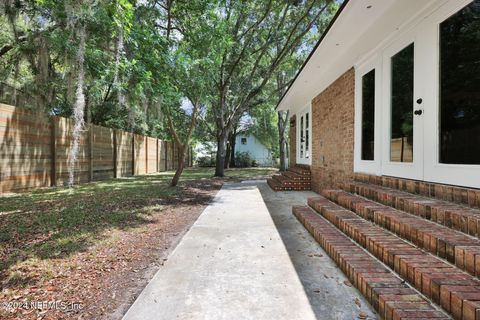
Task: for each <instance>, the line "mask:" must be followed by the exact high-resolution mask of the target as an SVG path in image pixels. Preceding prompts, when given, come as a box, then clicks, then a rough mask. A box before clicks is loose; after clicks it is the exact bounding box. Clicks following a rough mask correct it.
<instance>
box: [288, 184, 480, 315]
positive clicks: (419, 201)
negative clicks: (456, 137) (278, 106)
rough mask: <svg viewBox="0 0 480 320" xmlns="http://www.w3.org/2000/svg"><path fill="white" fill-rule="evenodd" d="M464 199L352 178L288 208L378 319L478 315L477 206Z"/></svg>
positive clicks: (479, 224)
mask: <svg viewBox="0 0 480 320" xmlns="http://www.w3.org/2000/svg"><path fill="white" fill-rule="evenodd" d="M397 185H398V184H397ZM400 185H401V184H400ZM417 190H418V189H417ZM464 191H465V194H468V193H469V192H470V191H471V192H475V193H478V192H477V191H476V190H464ZM437 195H438V194H437ZM468 198H469V197H464V200H465V201H461V199H460V198H457V200H459V199H460V200H459V201H457V203H454V202H453V201H445V200H443V199H438V198H433V197H427V196H425V195H420V194H418V192H417V193H414V192H406V191H404V190H399V189H396V188H390V187H386V186H384V185H381V184H371V183H367V182H359V181H355V182H351V183H347V184H345V186H344V187H343V190H323V191H322V193H321V195H319V196H317V197H314V198H310V199H308V206H300V207H293V213H294V215H295V216H296V217H297V218H298V219H299V221H300V222H301V223H302V224H303V225H304V226H305V227H306V228H307V229H308V231H309V232H310V233H311V234H312V235H313V236H314V238H315V239H316V240H317V241H318V242H319V244H320V245H321V246H322V247H323V248H324V249H325V250H326V252H327V253H328V254H329V255H330V257H332V259H333V260H334V261H335V262H336V263H337V264H338V266H339V267H340V268H341V269H342V270H343V271H344V272H345V274H346V275H347V276H348V277H349V279H350V281H351V282H352V284H353V285H354V286H355V287H357V289H359V291H360V292H361V293H362V294H363V295H364V296H365V297H366V299H367V300H368V301H370V303H371V304H372V306H373V307H374V308H375V309H376V310H377V312H378V313H379V315H380V317H381V318H382V319H403V320H406V319H417V320H418V319H451V318H453V319H458V320H474V319H478V320H480V279H479V278H480V239H479V238H480V209H478V208H472V207H470V206H468V204H471V201H469V200H468ZM477 204H478V203H477V202H476V201H475V206H476V205H477Z"/></svg>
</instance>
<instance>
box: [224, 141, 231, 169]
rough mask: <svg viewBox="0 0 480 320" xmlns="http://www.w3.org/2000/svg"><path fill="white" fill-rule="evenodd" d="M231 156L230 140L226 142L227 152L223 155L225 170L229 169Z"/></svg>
mask: <svg viewBox="0 0 480 320" xmlns="http://www.w3.org/2000/svg"><path fill="white" fill-rule="evenodd" d="M231 155H232V145H231V144H230V139H228V142H227V152H226V153H225V169H230V157H231Z"/></svg>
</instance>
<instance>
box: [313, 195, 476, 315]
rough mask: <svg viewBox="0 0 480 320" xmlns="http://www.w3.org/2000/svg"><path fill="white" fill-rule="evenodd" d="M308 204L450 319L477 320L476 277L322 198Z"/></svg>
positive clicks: (314, 199) (316, 198)
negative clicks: (443, 311)
mask: <svg viewBox="0 0 480 320" xmlns="http://www.w3.org/2000/svg"><path fill="white" fill-rule="evenodd" d="M308 204H309V205H310V207H312V208H313V209H315V210H316V211H317V212H318V213H319V214H321V215H322V216H323V217H324V218H326V219H327V220H328V221H330V222H331V223H332V224H334V225H335V226H336V227H337V228H338V229H340V230H341V231H342V232H344V233H345V234H346V235H347V236H349V237H350V238H352V239H353V240H354V241H356V242H357V243H358V244H360V245H361V246H362V247H364V248H366V249H367V250H368V251H369V252H370V253H371V254H373V255H374V256H375V257H377V258H378V259H379V260H381V261H383V262H384V263H385V264H386V265H387V266H389V267H390V268H392V269H393V270H395V272H397V273H398V274H399V275H400V276H401V277H402V278H403V279H404V280H405V281H407V282H409V283H410V284H411V285H412V286H413V287H415V288H416V289H418V290H419V291H420V292H422V293H423V294H424V295H425V296H427V297H428V298H430V299H432V301H434V302H435V303H437V304H439V305H441V306H442V308H444V310H446V311H447V312H449V313H450V314H451V315H452V316H453V318H454V319H459V320H460V319H462V320H471V319H477V320H479V319H480V281H479V280H478V279H477V278H475V277H473V276H471V275H469V274H468V273H466V272H463V271H461V270H460V269H458V268H456V267H455V266H453V265H451V264H449V263H447V262H446V261H444V260H442V259H441V258H438V257H436V256H433V255H431V254H430V253H428V252H425V251H423V250H422V249H420V248H418V247H416V246H414V245H413V244H411V243H408V242H407V241H405V240H403V239H401V238H399V237H397V236H396V235H394V234H393V233H391V232H389V231H387V230H385V229H383V228H381V227H379V226H376V225H374V224H372V223H371V222H368V221H366V220H364V219H363V218H361V217H359V216H358V215H356V214H355V213H353V212H352V211H350V210H347V209H345V208H342V207H341V206H339V205H337V204H335V203H333V202H331V201H329V200H328V199H326V198H324V197H321V196H319V197H315V198H310V199H309V200H308Z"/></svg>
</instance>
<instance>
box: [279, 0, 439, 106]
mask: <svg viewBox="0 0 480 320" xmlns="http://www.w3.org/2000/svg"><path fill="white" fill-rule="evenodd" d="M444 2H446V0H350V1H349V2H348V3H347V4H346V6H345V7H344V8H343V11H342V12H341V14H340V15H339V16H338V17H337V20H336V21H335V22H334V24H333V25H332V26H331V28H330V30H329V31H328V33H327V34H326V35H325V37H324V38H323V40H322V42H321V43H320V45H319V46H318V47H317V49H316V50H315V52H314V53H313V55H312V56H311V58H310V60H308V62H307V63H306V64H305V66H304V68H303V70H302V71H301V72H300V74H298V76H297V79H296V80H295V82H294V83H292V85H291V86H290V88H289V90H288V91H287V93H286V94H285V96H284V97H283V98H282V100H281V101H280V103H279V104H278V106H277V109H278V110H290V111H291V112H290V113H291V114H295V113H296V112H298V110H299V109H300V108H301V107H302V106H305V105H306V104H307V103H310V101H311V100H312V99H313V98H315V97H316V96H317V95H318V94H319V93H321V92H322V91H323V90H325V89H326V88H327V87H328V86H329V85H330V84H331V83H332V82H334V81H335V80H336V79H337V78H338V77H340V76H341V75H342V74H343V73H345V72H346V71H347V70H349V69H350V68H352V67H353V66H355V65H356V64H357V63H358V62H360V61H361V60H362V59H364V58H365V57H366V56H367V55H369V54H370V53H371V52H372V51H373V50H374V49H375V48H377V47H379V46H381V45H383V44H385V42H388V39H391V38H393V37H394V36H395V34H398V33H399V32H401V31H402V30H403V29H405V27H406V24H407V23H408V22H409V21H412V20H414V19H415V17H416V18H417V19H418V16H419V15H421V14H422V12H423V13H424V12H428V11H427V10H426V9H427V8H428V7H430V6H431V5H432V4H441V3H444Z"/></svg>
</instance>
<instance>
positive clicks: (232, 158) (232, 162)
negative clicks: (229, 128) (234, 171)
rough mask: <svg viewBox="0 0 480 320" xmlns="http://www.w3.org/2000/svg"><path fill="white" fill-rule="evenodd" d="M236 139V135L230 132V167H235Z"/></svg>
mask: <svg viewBox="0 0 480 320" xmlns="http://www.w3.org/2000/svg"><path fill="white" fill-rule="evenodd" d="M236 141H237V135H236V134H235V133H234V134H232V139H231V140H230V167H231V168H235V143H236Z"/></svg>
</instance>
